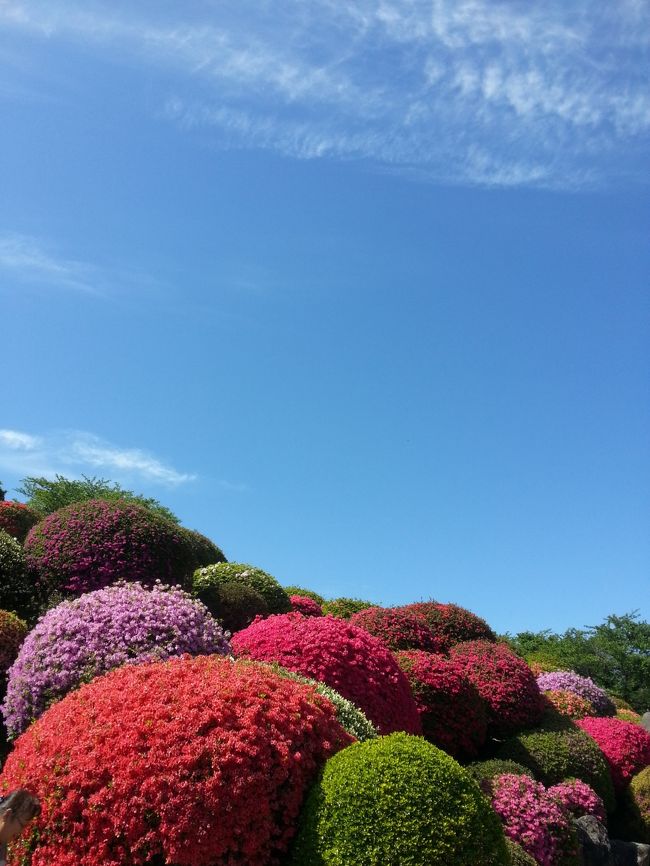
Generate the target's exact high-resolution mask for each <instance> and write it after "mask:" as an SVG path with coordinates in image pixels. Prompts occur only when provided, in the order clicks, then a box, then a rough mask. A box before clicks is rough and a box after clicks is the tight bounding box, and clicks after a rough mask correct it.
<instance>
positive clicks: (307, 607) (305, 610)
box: [289, 595, 323, 616]
mask: <svg viewBox="0 0 650 866" xmlns="http://www.w3.org/2000/svg"><path fill="white" fill-rule="evenodd" d="M289 601H290V602H291V609H292V610H295V611H296V613H301V614H303V616H322V615H323V608H322V607H321V606H320V604H319V603H318V602H317V601H314V599H313V598H308V597H307V596H306V595H290V596H289Z"/></svg>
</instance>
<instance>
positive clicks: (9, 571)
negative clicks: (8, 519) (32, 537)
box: [0, 529, 39, 618]
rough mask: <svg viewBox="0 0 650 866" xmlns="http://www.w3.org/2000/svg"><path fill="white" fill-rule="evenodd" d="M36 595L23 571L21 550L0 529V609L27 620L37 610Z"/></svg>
mask: <svg viewBox="0 0 650 866" xmlns="http://www.w3.org/2000/svg"><path fill="white" fill-rule="evenodd" d="M38 595H39V594H38V591H37V589H36V587H34V586H33V581H32V580H31V579H30V576H29V575H28V574H27V571H26V569H25V554H24V552H23V548H22V547H21V545H20V544H19V543H18V542H17V541H16V539H15V538H14V537H13V536H12V535H9V533H8V532H5V531H4V530H3V529H0V609H2V610H11V611H14V612H15V613H17V614H18V615H19V616H21V617H25V618H29V617H31V616H32V615H33V614H34V613H35V612H36V610H37V608H38Z"/></svg>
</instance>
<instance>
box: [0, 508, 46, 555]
mask: <svg viewBox="0 0 650 866" xmlns="http://www.w3.org/2000/svg"><path fill="white" fill-rule="evenodd" d="M40 519H41V518H40V517H39V515H38V514H37V513H36V512H35V511H33V510H32V509H31V508H30V507H29V506H28V505H25V504H24V503H23V502H12V501H11V500H8V501H6V502H5V501H4V500H3V501H2V502H0V529H4V531H5V532H8V533H9V535H11V536H13V538H15V539H16V540H17V541H19V542H20V543H21V544H22V543H23V541H24V540H25V538H26V536H27V533H28V532H29V530H30V529H31V528H32V526H34V525H35V524H36V523H38V521H39V520H40Z"/></svg>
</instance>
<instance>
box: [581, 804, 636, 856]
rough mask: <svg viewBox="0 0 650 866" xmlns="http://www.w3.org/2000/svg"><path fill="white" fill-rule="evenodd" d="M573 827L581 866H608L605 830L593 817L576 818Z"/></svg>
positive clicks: (608, 847) (607, 843)
mask: <svg viewBox="0 0 650 866" xmlns="http://www.w3.org/2000/svg"><path fill="white" fill-rule="evenodd" d="M573 826H574V827H575V831H576V836H577V839H578V845H579V846H580V850H581V852H582V856H581V861H582V863H583V866H609V863H610V853H611V852H610V844H609V834H608V833H607V828H606V827H605V826H604V825H603V824H601V823H600V821H599V820H598V818H595V817H594V816H593V815H582V816H581V817H580V818H576V819H575V820H574V822H573ZM635 866H636V864H635Z"/></svg>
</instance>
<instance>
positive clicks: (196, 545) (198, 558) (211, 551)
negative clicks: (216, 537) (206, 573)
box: [179, 526, 228, 568]
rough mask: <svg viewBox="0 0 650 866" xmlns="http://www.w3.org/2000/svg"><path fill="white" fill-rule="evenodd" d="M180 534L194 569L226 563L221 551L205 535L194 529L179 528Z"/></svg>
mask: <svg viewBox="0 0 650 866" xmlns="http://www.w3.org/2000/svg"><path fill="white" fill-rule="evenodd" d="M179 529H180V531H181V533H182V534H183V535H184V536H185V538H186V539H187V542H188V544H189V546H190V549H191V551H192V556H193V558H194V562H193V566H194V568H202V567H204V566H206V565H214V564H215V563H217V562H228V560H227V559H226V557H225V556H224V555H223V550H222V549H221V548H220V547H217V545H216V544H215V543H214V542H213V541H211V540H210V539H209V538H208V537H207V536H206V535H202V534H201V533H200V532H197V531H196V529H186V528H185V527H184V526H181V527H179Z"/></svg>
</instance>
